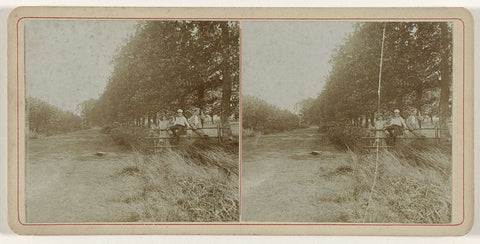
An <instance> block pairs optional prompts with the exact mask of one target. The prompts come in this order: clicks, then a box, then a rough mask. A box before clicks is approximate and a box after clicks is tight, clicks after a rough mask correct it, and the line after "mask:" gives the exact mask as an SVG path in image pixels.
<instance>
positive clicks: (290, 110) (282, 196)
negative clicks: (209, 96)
mask: <svg viewBox="0 0 480 244" xmlns="http://www.w3.org/2000/svg"><path fill="white" fill-rule="evenodd" d="M452 26H453V25H452V23H451V22H448V21H442V22H418V21H402V22H398V21H397V22H381V21H378V22H360V21H288V22H287V21H275V22H274V21H244V22H242V60H243V62H242V188H241V189H242V191H241V193H242V194H241V197H242V204H241V206H242V210H241V213H242V217H241V220H242V221H257V222H315V223H317V222H320V223H331V222H335V223H417V224H427V223H429V224H431V223H435V224H438V223H444V224H447V223H450V222H451V221H452V94H453V88H452V79H453V74H452V62H453V57H452V52H453V51H452V50H453V39H452V29H453V28H452Z"/></svg>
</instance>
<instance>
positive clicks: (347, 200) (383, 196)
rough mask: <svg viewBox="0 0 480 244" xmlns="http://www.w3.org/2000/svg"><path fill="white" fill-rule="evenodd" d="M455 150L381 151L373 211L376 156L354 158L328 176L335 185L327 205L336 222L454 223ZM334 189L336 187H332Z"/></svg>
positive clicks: (425, 147) (407, 148) (407, 147)
mask: <svg viewBox="0 0 480 244" xmlns="http://www.w3.org/2000/svg"><path fill="white" fill-rule="evenodd" d="M451 160H452V159H451V148H450V147H448V146H446V147H438V146H436V145H426V144H420V145H418V144H410V145H403V146H401V147H398V148H396V149H395V150H391V151H381V152H380V154H379V160H378V173H377V181H376V184H375V187H374V190H373V194H372V199H371V201H370V206H369V207H368V209H367V205H368V203H369V196H370V190H371V186H372V183H373V178H374V172H375V163H376V155H375V153H372V154H363V155H362V154H356V153H353V152H350V157H349V159H348V160H345V161H344V162H341V163H340V164H339V165H337V166H336V168H331V169H329V172H323V176H324V177H328V178H329V179H330V182H331V184H332V186H331V188H332V189H335V191H331V192H330V193H329V194H327V195H325V196H322V199H319V200H321V201H325V202H327V203H328V204H327V205H326V206H328V207H327V208H328V209H325V210H323V211H326V212H328V211H330V212H332V213H335V216H337V219H335V218H332V219H333V222H337V221H340V222H353V223H361V222H366V223H449V222H450V221H451V207H452V199H451V190H452V189H451V184H452V179H451ZM329 188H330V187H329Z"/></svg>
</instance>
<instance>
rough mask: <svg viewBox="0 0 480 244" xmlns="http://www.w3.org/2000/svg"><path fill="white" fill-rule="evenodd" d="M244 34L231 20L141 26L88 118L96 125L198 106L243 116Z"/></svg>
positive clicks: (206, 110) (121, 52) (119, 57)
mask: <svg viewBox="0 0 480 244" xmlns="http://www.w3.org/2000/svg"><path fill="white" fill-rule="evenodd" d="M239 33H240V31H239V24H238V22H231V21H188V20H177V21H145V22H141V23H139V24H138V27H137V31H136V33H135V34H134V35H132V36H131V37H130V38H129V39H128V41H127V42H126V43H125V45H124V46H122V47H121V48H120V49H119V52H118V54H117V55H116V56H115V57H114V58H113V60H112V62H113V64H114V71H113V73H112V74H111V77H110V79H109V81H108V84H107V87H106V89H105V92H104V93H103V94H102V95H101V97H100V98H99V99H98V101H96V102H95V106H84V108H88V109H87V110H88V111H84V113H85V114H88V115H89V116H88V117H89V119H90V121H92V123H95V124H106V123H111V122H115V121H117V122H125V121H132V120H136V119H138V118H140V117H144V116H155V115H156V114H157V113H158V112H168V111H170V112H171V111H175V110H177V109H179V108H181V109H183V110H188V109H189V108H193V107H199V108H200V109H201V110H202V111H203V112H204V113H207V114H210V115H218V116H221V117H222V119H224V120H225V119H226V118H228V117H229V116H231V115H232V114H233V115H234V116H235V117H238V100H239V99H238V94H239ZM84 105H88V104H86V103H85V104H84Z"/></svg>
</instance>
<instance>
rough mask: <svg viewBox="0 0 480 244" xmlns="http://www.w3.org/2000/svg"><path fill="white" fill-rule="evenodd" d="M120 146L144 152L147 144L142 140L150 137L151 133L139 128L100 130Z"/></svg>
mask: <svg viewBox="0 0 480 244" xmlns="http://www.w3.org/2000/svg"><path fill="white" fill-rule="evenodd" d="M102 131H103V132H104V133H107V134H109V135H110V136H111V137H112V140H113V141H114V142H115V143H117V144H118V145H120V146H123V147H125V148H129V149H134V150H137V151H139V152H144V148H146V146H148V145H147V143H148V142H146V141H145V140H144V138H145V137H148V136H151V135H152V131H151V130H150V129H147V128H145V127H140V126H107V127H104V128H103V129H102Z"/></svg>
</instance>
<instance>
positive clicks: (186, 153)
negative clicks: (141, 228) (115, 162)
mask: <svg viewBox="0 0 480 244" xmlns="http://www.w3.org/2000/svg"><path fill="white" fill-rule="evenodd" d="M236 155H237V154H235V153H232V152H229V151H228V150H227V149H225V148H222V147H219V146H215V145H207V146H205V145H204V146H198V145H192V146H191V147H189V148H183V149H179V150H166V151H164V152H163V153H160V154H154V155H145V154H140V153H135V166H130V167H127V168H125V169H124V170H123V171H124V174H126V175H133V176H136V177H139V178H140V179H141V189H135V190H132V192H130V193H129V197H128V198H127V199H125V200H124V201H125V202H126V203H128V204H129V206H130V207H131V208H132V209H133V210H134V211H135V212H136V213H137V217H138V218H136V219H137V221H140V222H226V221H238V219H239V212H238V209H239V207H238V206H239V199H238V196H239V189H238V157H237V156H236Z"/></svg>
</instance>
